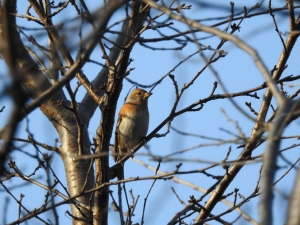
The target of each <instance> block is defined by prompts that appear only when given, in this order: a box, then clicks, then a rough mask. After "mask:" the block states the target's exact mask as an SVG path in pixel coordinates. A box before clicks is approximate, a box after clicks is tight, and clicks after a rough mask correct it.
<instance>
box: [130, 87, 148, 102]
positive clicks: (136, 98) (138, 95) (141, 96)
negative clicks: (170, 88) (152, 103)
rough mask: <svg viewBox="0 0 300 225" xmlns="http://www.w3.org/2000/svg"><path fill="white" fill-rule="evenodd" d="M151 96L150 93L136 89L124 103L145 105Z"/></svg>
mask: <svg viewBox="0 0 300 225" xmlns="http://www.w3.org/2000/svg"><path fill="white" fill-rule="evenodd" d="M151 95H152V93H148V92H147V91H145V90H144V89H140V88H136V89H134V90H133V91H132V92H131V93H130V95H129V97H128V98H127V101H126V103H128V102H131V103H137V104H143V103H144V104H147V102H148V98H149V97H150V96H151Z"/></svg>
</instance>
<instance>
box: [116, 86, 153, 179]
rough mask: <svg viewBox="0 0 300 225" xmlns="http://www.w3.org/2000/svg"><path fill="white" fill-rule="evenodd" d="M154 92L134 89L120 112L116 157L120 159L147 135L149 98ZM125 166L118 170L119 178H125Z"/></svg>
mask: <svg viewBox="0 0 300 225" xmlns="http://www.w3.org/2000/svg"><path fill="white" fill-rule="evenodd" d="M150 95H152V93H148V92H147V91H145V90H143V89H140V88H136V89H134V90H133V91H132V92H131V93H130V95H129V97H128V98H127V100H126V103H125V104H124V105H123V106H122V108H121V109H120V112H119V116H118V120H117V127H116V135H115V147H114V157H115V161H116V162H117V161H119V160H120V159H121V158H122V157H123V156H125V155H126V154H127V153H128V152H129V151H130V150H131V149H133V148H134V147H135V146H136V145H137V144H138V142H139V141H140V140H141V139H142V138H144V137H146V134H147V131H148V125H149V111H148V98H149V97H150ZM123 167H124V165H123V166H122V169H120V172H118V179H123V178H124V177H123Z"/></svg>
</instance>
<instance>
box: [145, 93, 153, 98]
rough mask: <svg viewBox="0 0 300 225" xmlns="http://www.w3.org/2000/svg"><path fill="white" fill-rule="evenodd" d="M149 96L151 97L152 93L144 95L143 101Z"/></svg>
mask: <svg viewBox="0 0 300 225" xmlns="http://www.w3.org/2000/svg"><path fill="white" fill-rule="evenodd" d="M151 95H152V93H149V92H146V93H145V94H144V99H147V98H149V97H150V96H151Z"/></svg>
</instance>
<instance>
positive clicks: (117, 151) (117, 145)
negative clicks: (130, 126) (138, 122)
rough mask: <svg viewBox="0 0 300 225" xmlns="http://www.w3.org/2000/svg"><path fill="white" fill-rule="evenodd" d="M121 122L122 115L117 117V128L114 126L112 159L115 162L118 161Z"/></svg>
mask: <svg viewBox="0 0 300 225" xmlns="http://www.w3.org/2000/svg"><path fill="white" fill-rule="evenodd" d="M121 121H122V115H121V114H119V115H118V120H117V126H116V131H115V146H114V158H115V162H117V161H118V160H119V159H120V157H119V156H120V150H119V135H120V130H119V127H120V124H121Z"/></svg>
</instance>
